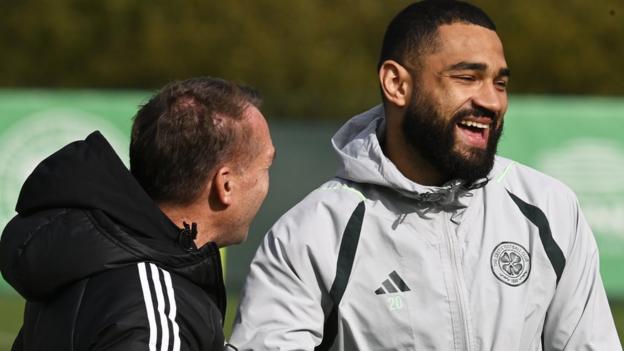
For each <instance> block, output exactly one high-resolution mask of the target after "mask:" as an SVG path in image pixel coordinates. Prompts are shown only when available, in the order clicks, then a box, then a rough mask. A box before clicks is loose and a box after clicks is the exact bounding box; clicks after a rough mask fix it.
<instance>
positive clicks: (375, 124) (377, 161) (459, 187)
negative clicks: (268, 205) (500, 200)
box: [332, 105, 486, 205]
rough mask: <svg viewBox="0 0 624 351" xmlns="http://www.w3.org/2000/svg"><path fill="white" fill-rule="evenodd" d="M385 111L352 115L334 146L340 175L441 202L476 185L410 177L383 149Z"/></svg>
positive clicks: (450, 200)
mask: <svg viewBox="0 0 624 351" xmlns="http://www.w3.org/2000/svg"><path fill="white" fill-rule="evenodd" d="M385 126H386V123H385V113H384V109H383V106H382V105H377V106H375V107H373V108H372V109H370V110H368V111H366V112H364V113H361V114H359V115H357V116H355V117H353V118H351V119H350V120H349V121H347V123H345V124H344V125H343V126H342V127H341V128H340V129H339V130H338V132H336V134H335V135H334V137H333V138H332V145H333V147H334V150H335V151H336V153H337V154H338V158H339V162H340V165H339V167H338V171H337V173H336V176H337V177H339V178H343V179H346V180H349V181H353V182H356V183H364V184H373V185H380V186H383V187H387V188H390V189H393V190H395V191H397V192H399V193H400V194H402V195H403V196H407V197H410V198H414V199H417V200H419V201H424V202H429V203H438V204H441V205H444V204H452V203H456V201H457V199H458V198H459V197H461V196H462V195H464V194H465V193H467V192H468V190H471V189H474V188H475V187H479V186H482V184H484V183H483V182H485V181H486V180H484V181H483V182H478V183H476V184H474V185H471V186H469V187H465V186H464V182H462V181H461V180H451V181H449V182H448V183H446V184H444V185H443V186H425V185H421V184H418V183H416V182H413V181H411V180H410V179H408V178H406V177H405V176H404V175H403V174H402V173H401V172H400V171H399V170H398V168H396V166H395V165H394V163H392V161H391V160H390V159H388V158H387V157H386V155H385V154H384V152H383V150H382V149H381V143H380V141H379V139H380V137H381V136H383V133H384V130H385Z"/></svg>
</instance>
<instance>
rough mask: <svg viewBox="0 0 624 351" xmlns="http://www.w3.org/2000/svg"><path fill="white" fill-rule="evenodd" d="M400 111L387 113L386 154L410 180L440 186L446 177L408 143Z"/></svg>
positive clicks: (384, 146)
mask: <svg viewBox="0 0 624 351" xmlns="http://www.w3.org/2000/svg"><path fill="white" fill-rule="evenodd" d="M400 113H401V112H400V111H388V112H387V113H386V131H385V142H384V145H383V150H384V153H385V154H386V157H388V158H389V159H390V160H391V161H392V163H394V165H395V166H396V167H397V169H398V170H399V171H400V172H401V173H402V174H403V175H404V176H405V177H406V178H408V179H409V180H411V181H413V182H416V183H418V184H421V185H427V186H439V185H442V184H443V183H444V182H445V180H446V179H445V177H444V175H443V174H441V173H440V172H439V171H438V170H437V169H436V168H435V167H433V166H432V165H431V163H429V162H428V161H427V160H425V159H424V158H423V157H422V156H421V154H420V153H419V151H418V150H414V148H413V147H412V146H411V145H410V144H409V143H408V142H407V140H406V139H405V135H404V134H403V131H402V130H401V119H400Z"/></svg>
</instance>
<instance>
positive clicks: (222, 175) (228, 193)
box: [211, 166, 236, 207]
mask: <svg viewBox="0 0 624 351" xmlns="http://www.w3.org/2000/svg"><path fill="white" fill-rule="evenodd" d="M235 183H236V181H235V178H234V177H233V172H232V169H231V168H230V167H228V166H223V167H220V168H218V169H217V171H216V172H215V174H214V176H213V177H212V185H211V188H212V189H211V190H212V197H213V199H214V200H217V201H218V202H219V203H220V204H221V205H222V206H224V207H227V206H229V205H231V204H232V200H233V196H232V195H233V193H234V189H235V187H236V184H235Z"/></svg>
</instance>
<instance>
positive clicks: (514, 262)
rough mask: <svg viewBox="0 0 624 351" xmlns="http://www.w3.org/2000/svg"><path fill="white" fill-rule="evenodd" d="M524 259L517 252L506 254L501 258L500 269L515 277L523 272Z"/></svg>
mask: <svg viewBox="0 0 624 351" xmlns="http://www.w3.org/2000/svg"><path fill="white" fill-rule="evenodd" d="M521 261H522V259H521V258H520V256H518V255H517V254H516V253H515V252H509V251H508V252H505V253H503V255H502V256H501V258H500V267H501V268H502V269H503V270H504V271H505V272H506V273H507V274H509V275H510V276H512V277H515V276H517V275H518V274H520V272H522V268H523V266H522V262H521Z"/></svg>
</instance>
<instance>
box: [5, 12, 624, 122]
mask: <svg viewBox="0 0 624 351" xmlns="http://www.w3.org/2000/svg"><path fill="white" fill-rule="evenodd" d="M474 2H475V3H476V4H477V5H479V6H481V7H482V8H484V9H485V10H486V12H488V13H489V14H490V15H491V16H492V18H493V19H494V20H495V22H496V23H497V25H498V28H499V33H500V36H501V37H502V39H503V42H504V44H505V48H506V56H507V60H508V62H509V64H510V67H511V69H512V71H513V75H512V80H511V92H512V93H516V94H522V93H536V94H541V93H546V94H610V95H615V94H619V95H622V94H624V77H622V73H620V71H619V69H618V68H617V67H619V66H620V65H621V63H622V62H624V42H623V41H622V38H624V1H622V0H600V1H593V2H587V1H584V0H566V1H563V0H549V1H542V2H527V1H521V0H512V1H495V0H478V1H474ZM408 3H409V2H407V1H398V0H388V1H378V0H359V1H355V0H341V1H328V0H298V1H274V0H273V1H269V0H255V1H249V0H248V1H243V0H232V1H228V2H225V1H199V0H189V1H184V2H172V1H163V0H152V1H149V2H148V1H139V0H107V1H87V0H54V1H52V0H20V1H15V0H1V1H0V13H2V17H3V20H2V21H0V48H1V49H2V55H0V86H3V87H62V88H83V87H88V88H115V89H120V88H121V89H125V88H128V89H135V88H140V89H154V88H157V87H159V86H161V85H162V84H164V83H165V82H167V81H169V80H172V79H182V78H186V77H189V76H196V75H213V76H220V77H224V78H228V79H234V80H238V81H242V82H245V83H248V84H251V85H254V86H256V87H257V88H259V90H260V91H261V92H262V93H263V95H264V96H265V98H266V104H265V110H266V112H267V114H268V115H269V116H273V117H298V118H306V117H308V118H314V117H318V118H341V119H342V118H346V117H347V116H348V115H351V114H353V113H356V112H359V111H361V110H362V109H364V108H366V107H368V106H370V105H373V104H375V103H377V102H378V100H379V98H378V95H379V93H378V88H377V82H376V80H377V79H376V72H375V64H376V61H377V56H378V51H379V47H380V45H381V38H382V35H383V32H384V30H385V27H386V25H387V23H388V22H389V21H390V19H391V18H392V16H393V15H394V14H395V13H396V12H397V11H399V10H400V9H401V8H403V7H404V6H406V5H407V4H408Z"/></svg>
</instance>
